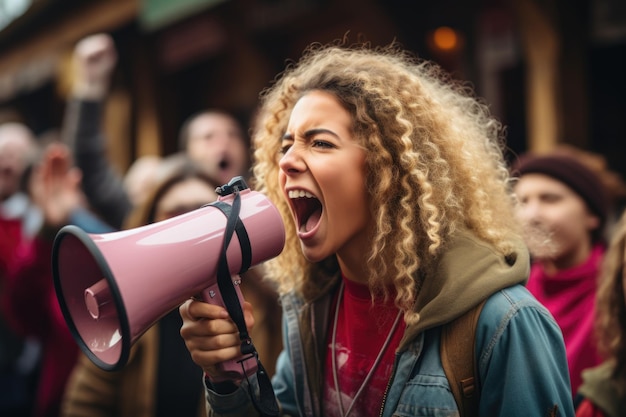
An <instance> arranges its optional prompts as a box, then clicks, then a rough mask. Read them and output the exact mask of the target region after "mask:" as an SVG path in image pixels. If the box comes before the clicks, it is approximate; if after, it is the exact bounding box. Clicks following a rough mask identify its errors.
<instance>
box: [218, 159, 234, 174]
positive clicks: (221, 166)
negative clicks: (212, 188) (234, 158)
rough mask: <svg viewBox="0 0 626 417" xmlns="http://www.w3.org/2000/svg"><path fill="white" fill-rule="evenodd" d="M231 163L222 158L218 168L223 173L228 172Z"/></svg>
mask: <svg viewBox="0 0 626 417" xmlns="http://www.w3.org/2000/svg"><path fill="white" fill-rule="evenodd" d="M230 165H231V164H230V161H229V160H228V158H222V159H221V160H220V162H219V164H217V166H218V167H219V169H220V170H222V171H226V170H227V169H228V168H230Z"/></svg>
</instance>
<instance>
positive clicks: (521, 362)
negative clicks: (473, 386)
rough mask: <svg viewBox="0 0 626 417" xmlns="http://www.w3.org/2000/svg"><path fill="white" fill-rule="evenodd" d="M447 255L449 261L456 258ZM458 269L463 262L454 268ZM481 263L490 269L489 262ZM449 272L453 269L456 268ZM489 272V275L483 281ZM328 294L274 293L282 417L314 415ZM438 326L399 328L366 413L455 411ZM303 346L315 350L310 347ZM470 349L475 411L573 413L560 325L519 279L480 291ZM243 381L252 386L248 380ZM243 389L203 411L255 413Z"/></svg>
mask: <svg viewBox="0 0 626 417" xmlns="http://www.w3.org/2000/svg"><path fill="white" fill-rule="evenodd" d="M467 242H469V243H467ZM468 245H469V246H475V245H474V242H472V241H471V239H470V240H467V239H466V242H465V243H462V244H461V245H460V246H459V248H467V247H469V246H468ZM480 250H482V249H480ZM462 252H464V251H462ZM475 255H476V253H473V254H471V255H470V256H469V258H473V259H475V260H478V261H474V263H477V262H481V261H482V259H484V258H480V257H478V258H476V257H475ZM455 259H456V260H455V262H457V261H458V258H455ZM520 259H521V260H522V261H523V262H526V259H524V258H520ZM465 269H468V268H462V269H461V270H465ZM484 269H485V268H482V267H481V270H484ZM488 269H490V270H491V271H493V265H492V266H490V267H489V268H488ZM452 272H453V274H457V273H458V271H457V270H453V271H452ZM497 278H499V277H498V276H497V275H493V274H492V276H491V277H490V280H491V281H494V280H497ZM455 279H457V277H455ZM458 279H462V278H460V277H459V278H458ZM502 280H503V279H502ZM502 280H501V281H502ZM467 282H468V283H467V284H464V287H463V288H464V289H467V288H468V287H471V284H469V282H470V281H467ZM472 282H473V281H472ZM483 284H484V281H483ZM487 285H489V284H487ZM423 289H424V288H423ZM448 289H449V288H448ZM465 292H468V291H465ZM331 297H332V292H329V294H326V295H325V296H323V297H321V298H320V299H318V300H315V301H313V302H309V303H304V302H303V301H302V300H301V299H300V298H299V297H297V296H296V295H295V294H286V295H284V296H283V297H282V298H281V300H282V305H283V341H284V346H285V349H284V351H283V352H282V353H281V355H280V357H279V359H278V362H277V366H276V375H275V376H274V378H273V380H272V384H273V387H274V391H275V393H276V397H277V398H278V401H279V403H280V405H281V407H282V412H283V415H286V416H321V415H322V411H321V410H320V408H321V400H320V396H321V395H322V394H321V392H320V391H321V390H322V389H323V383H324V381H323V374H322V375H321V376H320V375H313V376H312V375H310V374H319V373H320V371H319V370H320V369H322V368H323V364H324V359H323V355H324V352H325V350H324V347H325V346H326V344H325V336H326V333H325V329H326V327H325V325H324V323H327V322H328V314H329V308H330V302H328V300H329V299H331ZM455 307H456V306H451V308H450V309H454V308H455ZM443 314H445V313H443ZM428 319H430V318H425V319H424V321H425V322H426V321H428ZM441 324H443V323H440V324H435V325H432V326H429V327H427V328H425V329H424V330H423V331H422V330H418V331H415V329H412V330H411V331H409V328H407V331H406V332H405V336H406V335H410V340H406V341H403V342H402V343H401V345H400V348H399V349H398V352H397V353H396V360H395V367H394V373H393V376H392V378H391V381H390V384H389V387H388V392H387V395H386V397H385V400H384V402H383V406H382V410H379V411H378V412H377V413H373V415H380V416H382V417H392V416H394V417H403V416H433V417H440V416H442V417H443V416H458V415H459V414H458V409H457V406H456V403H455V400H454V397H453V395H452V392H451V391H450V388H449V385H448V381H447V379H446V376H445V374H444V371H443V368H442V365H441V359H440V356H439V347H440V343H439V341H440V330H441ZM303 339H304V341H303ZM310 345H316V346H317V348H315V349H311V348H310V347H309V346H310ZM476 352H477V358H476V360H477V366H478V372H479V377H480V386H481V388H480V389H481V392H480V400H479V413H480V416H483V417H518V416H519V417H522V416H523V417H546V416H553V415H554V416H560V417H573V416H574V407H573V403H572V398H571V390H570V383H569V372H568V367H567V361H566V356H565V347H564V343H563V337H562V334H561V331H560V329H559V327H558V325H557V324H556V322H555V321H554V319H553V318H552V316H551V315H550V313H549V312H548V311H547V310H546V309H545V308H544V307H543V306H542V305H541V304H540V303H539V302H538V301H537V300H536V299H535V298H534V297H533V296H532V295H531V294H530V293H529V292H528V290H527V289H526V288H525V287H524V286H523V285H522V284H520V283H518V284H512V285H509V286H506V287H504V288H502V289H499V290H497V291H495V292H493V293H492V294H491V295H490V296H489V297H488V300H487V302H486V303H485V306H484V308H483V310H482V312H481V315H480V318H479V321H478V325H477V329H476ZM316 378H317V379H316ZM311 381H315V382H313V383H311ZM251 383H252V384H255V381H254V379H252V380H251ZM247 390H248V386H247V383H243V384H242V386H241V387H240V389H238V390H237V391H235V392H234V393H232V394H229V395H219V394H217V393H215V392H213V391H210V390H208V391H207V399H208V404H209V409H210V411H209V415H215V416H217V415H220V416H231V415H232V416H235V415H246V416H247V415H255V414H253V408H251V406H250V399H249V397H248V394H247ZM251 413H252V414H251ZM551 413H552V414H551Z"/></svg>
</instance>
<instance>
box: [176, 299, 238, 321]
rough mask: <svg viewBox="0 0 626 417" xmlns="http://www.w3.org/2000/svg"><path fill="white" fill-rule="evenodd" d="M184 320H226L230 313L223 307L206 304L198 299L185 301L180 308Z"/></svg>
mask: <svg viewBox="0 0 626 417" xmlns="http://www.w3.org/2000/svg"><path fill="white" fill-rule="evenodd" d="M179 311H180V314H181V316H182V318H183V319H188V320H192V321H196V320H200V319H226V318H228V317H229V316H228V311H226V309H225V308H224V307H222V306H218V305H214V304H209V303H205V302H204V301H198V300H196V299H189V300H187V301H185V302H184V303H183V304H182V305H181V306H180V308H179Z"/></svg>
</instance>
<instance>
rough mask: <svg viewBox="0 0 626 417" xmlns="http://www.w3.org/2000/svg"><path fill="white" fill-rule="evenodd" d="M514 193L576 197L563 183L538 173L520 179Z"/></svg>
mask: <svg viewBox="0 0 626 417" xmlns="http://www.w3.org/2000/svg"><path fill="white" fill-rule="evenodd" d="M515 191H516V192H517V193H520V192H524V193H536V194H540V193H548V192H554V193H568V194H570V193H571V194H576V195H578V194H577V193H576V192H575V191H574V190H573V189H572V188H570V187H569V186H568V185H567V184H565V183H564V182H563V181H560V180H558V179H556V178H554V177H551V176H549V175H545V174H540V173H534V172H532V173H528V174H525V175H523V176H522V177H520V178H519V179H518V180H517V182H516V184H515Z"/></svg>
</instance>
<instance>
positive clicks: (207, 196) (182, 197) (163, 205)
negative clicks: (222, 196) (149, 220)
mask: <svg viewBox="0 0 626 417" xmlns="http://www.w3.org/2000/svg"><path fill="white" fill-rule="evenodd" d="M215 200H217V194H216V193H215V189H214V188H213V187H212V186H210V185H209V184H207V183H206V182H204V181H202V180H200V179H197V178H190V179H187V180H185V181H182V182H179V183H178V184H175V185H173V186H172V187H171V188H170V189H169V190H167V192H166V193H165V194H163V196H162V197H161V200H160V201H159V203H158V204H157V207H156V212H155V219H154V220H155V222H159V221H162V220H166V219H169V218H171V217H174V216H178V215H180V214H183V213H187V212H190V211H192V210H195V209H197V208H200V207H202V206H203V205H205V204H207V203H212V202H213V201H215Z"/></svg>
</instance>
